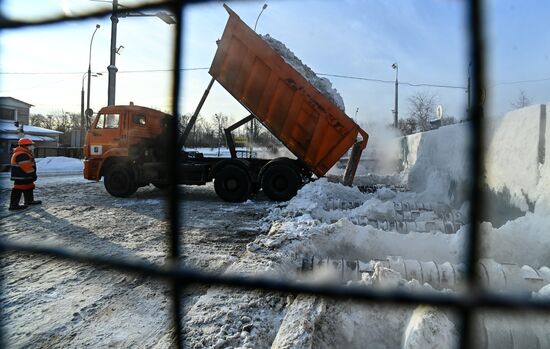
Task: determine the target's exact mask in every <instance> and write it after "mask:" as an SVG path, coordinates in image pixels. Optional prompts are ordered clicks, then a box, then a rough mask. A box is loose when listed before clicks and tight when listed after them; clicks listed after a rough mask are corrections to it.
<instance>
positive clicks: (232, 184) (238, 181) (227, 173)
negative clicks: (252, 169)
mask: <svg viewBox="0 0 550 349" xmlns="http://www.w3.org/2000/svg"><path fill="white" fill-rule="evenodd" d="M214 189H215V190H216V194H218V196H219V197H220V198H222V199H223V200H224V201H229V202H243V201H246V199H248V197H249V196H250V192H251V191H252V182H251V181H250V177H249V176H248V173H247V172H246V170H244V169H243V168H241V167H239V166H235V165H227V166H224V167H223V168H222V169H221V170H219V171H218V173H216V175H215V176H214Z"/></svg>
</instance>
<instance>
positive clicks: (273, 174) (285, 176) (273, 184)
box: [262, 163, 300, 201]
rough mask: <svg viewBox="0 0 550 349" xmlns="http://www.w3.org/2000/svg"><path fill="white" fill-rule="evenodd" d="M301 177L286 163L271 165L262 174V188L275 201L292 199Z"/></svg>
mask: <svg viewBox="0 0 550 349" xmlns="http://www.w3.org/2000/svg"><path fill="white" fill-rule="evenodd" d="M299 187H300V177H299V176H298V174H297V173H296V171H295V170H294V169H293V168H292V167H291V166H289V165H287V164H285V163H276V164H273V165H271V166H269V167H268V168H267V169H266V170H265V172H264V173H263V176H262V189H263V190H264V193H265V195H267V197H268V198H270V199H271V200H274V201H287V200H290V199H291V198H292V197H294V195H296V193H297V192H298V188H299Z"/></svg>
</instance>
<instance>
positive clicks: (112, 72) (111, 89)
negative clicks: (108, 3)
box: [107, 0, 118, 105]
mask: <svg viewBox="0 0 550 349" xmlns="http://www.w3.org/2000/svg"><path fill="white" fill-rule="evenodd" d="M117 24H118V0H113V14H112V15H111V60H110V62H109V66H108V67H107V70H108V71H109V86H108V89H107V105H114V104H115V91H116V73H117V71H118V68H117V67H116V62H115V61H116V32H117Z"/></svg>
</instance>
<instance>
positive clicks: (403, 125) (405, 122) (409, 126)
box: [392, 118, 417, 136]
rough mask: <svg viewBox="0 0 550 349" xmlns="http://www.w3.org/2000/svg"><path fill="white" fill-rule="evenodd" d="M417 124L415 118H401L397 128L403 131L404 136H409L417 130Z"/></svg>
mask: <svg viewBox="0 0 550 349" xmlns="http://www.w3.org/2000/svg"><path fill="white" fill-rule="evenodd" d="M416 125H417V122H416V119H413V118H406V119H399V121H398V123H397V128H399V130H401V133H402V134H403V135H404V136H407V135H410V134H413V133H415V132H416ZM392 126H393V125H392Z"/></svg>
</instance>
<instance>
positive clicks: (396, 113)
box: [391, 63, 399, 128]
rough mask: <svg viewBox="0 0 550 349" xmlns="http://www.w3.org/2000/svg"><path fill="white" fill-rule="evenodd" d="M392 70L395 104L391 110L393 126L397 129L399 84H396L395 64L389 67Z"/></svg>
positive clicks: (396, 72)
mask: <svg viewBox="0 0 550 349" xmlns="http://www.w3.org/2000/svg"><path fill="white" fill-rule="evenodd" d="M391 67H392V68H393V69H395V104H394V108H393V112H394V116H393V126H394V127H395V128H397V127H398V120H399V97H398V96H399V82H398V76H399V66H398V65H397V63H394V64H392V66H391Z"/></svg>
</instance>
